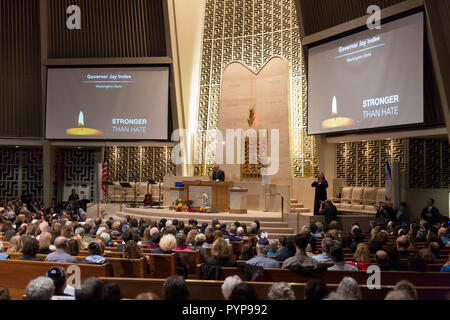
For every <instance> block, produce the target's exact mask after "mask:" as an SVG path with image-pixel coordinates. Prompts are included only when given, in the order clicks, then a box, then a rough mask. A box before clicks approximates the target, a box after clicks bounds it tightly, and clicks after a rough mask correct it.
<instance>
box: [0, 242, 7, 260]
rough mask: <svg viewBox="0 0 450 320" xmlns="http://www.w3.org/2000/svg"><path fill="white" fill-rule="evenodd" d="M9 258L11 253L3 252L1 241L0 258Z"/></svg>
mask: <svg viewBox="0 0 450 320" xmlns="http://www.w3.org/2000/svg"><path fill="white" fill-rule="evenodd" d="M6 259H9V254H6V253H3V242H2V241H0V260H6Z"/></svg>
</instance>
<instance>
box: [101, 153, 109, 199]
mask: <svg viewBox="0 0 450 320" xmlns="http://www.w3.org/2000/svg"><path fill="white" fill-rule="evenodd" d="M103 159H104V160H103V170H102V190H103V193H106V178H107V177H108V159H107V158H106V150H105V154H104V155H103Z"/></svg>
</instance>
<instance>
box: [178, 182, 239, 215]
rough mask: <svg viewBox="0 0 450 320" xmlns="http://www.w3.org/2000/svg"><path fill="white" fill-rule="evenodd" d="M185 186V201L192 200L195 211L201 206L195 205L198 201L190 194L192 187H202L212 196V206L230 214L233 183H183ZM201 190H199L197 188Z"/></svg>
mask: <svg viewBox="0 0 450 320" xmlns="http://www.w3.org/2000/svg"><path fill="white" fill-rule="evenodd" d="M183 184H184V201H188V200H192V201H194V204H193V206H192V208H193V209H198V207H199V204H198V203H197V204H196V203H195V202H196V201H198V199H192V198H190V196H191V197H192V196H193V195H192V194H191V195H190V194H189V192H190V189H191V188H192V187H201V189H203V188H204V190H205V191H206V192H205V193H209V194H211V195H212V202H211V206H212V207H213V208H214V209H216V210H218V211H219V212H228V211H229V210H230V191H229V188H230V185H231V184H232V182H231V181H223V182H222V181H221V182H216V181H183ZM197 189H199V188H197Z"/></svg>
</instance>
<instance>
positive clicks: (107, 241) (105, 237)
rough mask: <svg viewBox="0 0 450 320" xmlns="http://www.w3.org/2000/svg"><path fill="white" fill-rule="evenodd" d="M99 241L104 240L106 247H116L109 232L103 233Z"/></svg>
mask: <svg viewBox="0 0 450 320" xmlns="http://www.w3.org/2000/svg"><path fill="white" fill-rule="evenodd" d="M98 239H100V240H102V241H103V243H104V244H105V246H106V247H112V246H113V245H114V241H111V236H110V235H109V233H108V232H106V231H105V232H102V233H101V234H100V235H99V236H98Z"/></svg>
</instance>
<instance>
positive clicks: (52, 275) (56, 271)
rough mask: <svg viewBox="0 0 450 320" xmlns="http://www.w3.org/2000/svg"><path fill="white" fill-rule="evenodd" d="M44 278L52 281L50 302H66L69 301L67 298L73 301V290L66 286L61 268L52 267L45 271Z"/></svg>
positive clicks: (65, 279) (64, 274) (64, 275)
mask: <svg viewBox="0 0 450 320" xmlns="http://www.w3.org/2000/svg"><path fill="white" fill-rule="evenodd" d="M46 276H47V278H49V279H51V280H52V281H53V285H54V286H55V293H54V295H53V297H52V300H67V299H69V298H68V297H72V298H73V299H75V289H74V288H73V287H71V286H68V285H67V277H66V273H65V272H64V269H63V268H61V267H53V268H51V269H50V270H48V271H47V273H46ZM61 297H64V298H61Z"/></svg>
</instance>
